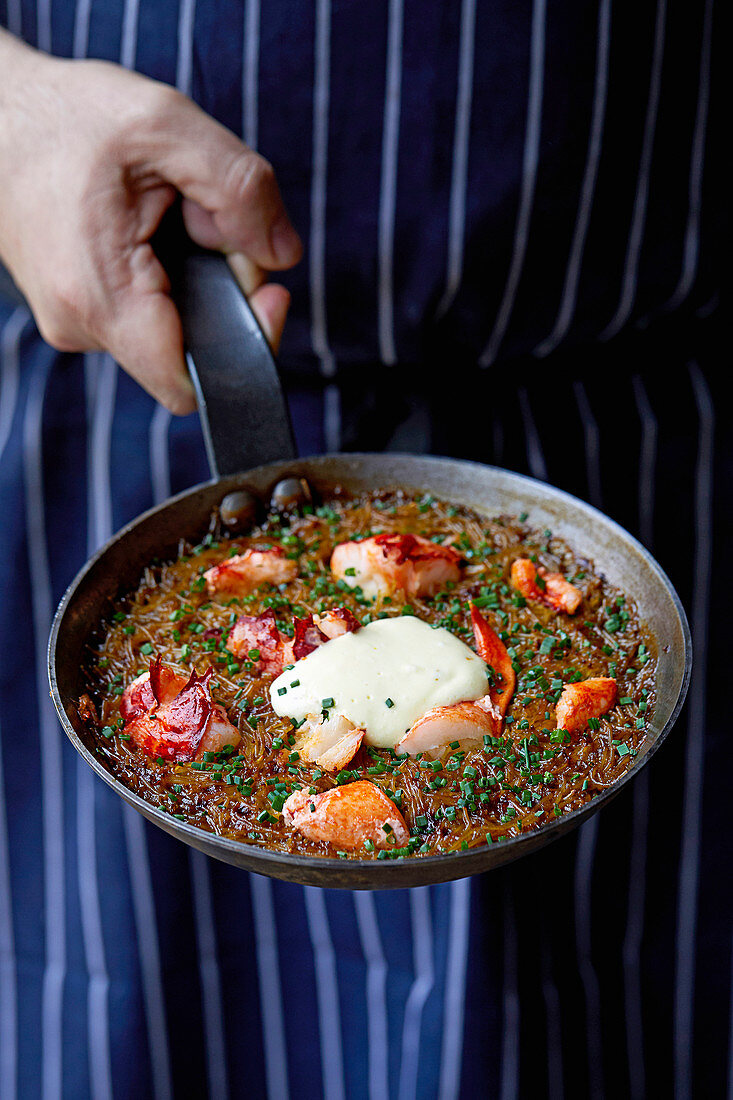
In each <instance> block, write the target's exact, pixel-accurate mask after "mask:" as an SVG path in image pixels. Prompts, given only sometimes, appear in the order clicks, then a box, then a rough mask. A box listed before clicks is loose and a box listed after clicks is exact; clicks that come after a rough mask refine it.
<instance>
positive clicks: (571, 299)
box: [534, 0, 611, 358]
mask: <svg viewBox="0 0 733 1100" xmlns="http://www.w3.org/2000/svg"><path fill="white" fill-rule="evenodd" d="M596 41H597V45H596V79H595V86H594V89H593V111H592V114H591V122H590V141H589V142H588V157H587V159H586V162H585V170H584V172H583V184H582V187H581V192H580V206H579V207H578V216H577V219H576V222H575V229H574V230H573V239H572V241H571V244H570V255H569V256H568V266H567V268H566V270H565V279H564V282H563V288H562V295H561V297H560V308H559V309H558V313H557V317H556V318H555V324H554V326H553V329H552V332H551V333H550V335H549V336H548V337H547V338H546V339H545V340H543V341H542V343H541V344H538V345H537V347H536V348H535V350H534V354H535V355H536V356H538V357H539V358H542V357H543V356H545V355H549V354H550V352H551V351H554V350H555V348H556V347H557V345H558V344H559V343H560V341H561V340H562V339H563V337H564V336H565V334H566V333H567V331H568V329H569V328H570V323H571V321H572V319H573V316H574V314H575V306H576V303H577V298H578V280H579V278H580V267H581V264H582V262H583V252H584V250H585V240H586V237H587V235H588V226H589V224H590V213H591V209H592V207H593V196H594V194H595V188H596V178H597V176H598V163H599V161H600V159H601V148H602V145H603V124H604V120H605V115H606V99H607V94H608V55H609V48H610V43H611V0H601V2H600V4H599V6H598V31H597V39H596Z"/></svg>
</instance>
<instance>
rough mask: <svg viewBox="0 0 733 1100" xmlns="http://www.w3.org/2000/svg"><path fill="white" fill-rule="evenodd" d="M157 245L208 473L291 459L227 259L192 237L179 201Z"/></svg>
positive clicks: (281, 402) (273, 380)
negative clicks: (182, 346)
mask: <svg viewBox="0 0 733 1100" xmlns="http://www.w3.org/2000/svg"><path fill="white" fill-rule="evenodd" d="M154 247H155V250H156V252H157V254H158V256H159V258H160V259H161V261H162V263H163V266H164V267H165V269H166V271H167V272H168V276H169V278H170V280H171V292H172V295H173V299H174V301H175V303H176V305H177V307H178V311H179V313H180V315H181V323H182V325H183V339H184V343H185V347H186V362H187V364H188V369H189V371H190V373H191V380H192V382H193V385H194V389H195V390H196V396H197V398H198V406H199V414H200V416H201V427H202V429H203V433H204V442H205V444H206V453H207V456H208V459H209V465H210V466H211V472H212V474H213V476H214V477H223V476H226V475H228V474H236V473H240V472H241V471H243V470H248V469H250V468H251V467H252V466H260V465H263V464H265V463H267V462H275V461H277V460H283V459H286V460H287V459H290V458H295V456H296V448H295V442H294V439H293V432H292V428H291V425H290V417H289V414H288V408H287V404H286V402H285V396H284V394H283V390H282V386H281V384H280V377H279V374H278V370H277V365H276V363H275V360H274V358H273V355H272V352H271V351H270V347H269V344H268V343H267V340H266V338H265V336H264V333H263V332H262V329H261V328H260V326H259V323H258V321H257V318H256V317H255V315H254V313H253V312H252V309H251V307H250V304H249V302H248V301H247V299H246V297H245V295H244V293H243V292H242V290H241V289H240V287H239V284H238V283H237V281H236V279H235V278H234V275H233V273H232V271H231V269H230V267H229V264H228V263H227V262H226V260H225V258H224V257H223V256H222V255H221V253H219V252H208V251H206V250H205V249H202V248H199V247H198V246H197V245H195V244H194V243H193V242H192V241H191V239H190V238H189V236H188V234H187V233H186V231H185V229H184V228H183V218H182V216H181V212H180V208H179V207H178V205H177V204H176V206H175V207H174V208H172V209H171V210H170V211H169V212H168V214H166V217H165V219H164V221H163V224H162V225H161V228H160V230H159V231H158V233H157V234H156V238H155V242H154Z"/></svg>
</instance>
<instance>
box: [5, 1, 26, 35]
mask: <svg viewBox="0 0 733 1100" xmlns="http://www.w3.org/2000/svg"><path fill="white" fill-rule="evenodd" d="M6 25H7V28H8V30H9V31H10V33H11V34H14V35H16V37H18V38H22V37H23V3H22V0H8V5H7V21H6Z"/></svg>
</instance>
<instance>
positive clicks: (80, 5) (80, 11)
mask: <svg viewBox="0 0 733 1100" xmlns="http://www.w3.org/2000/svg"><path fill="white" fill-rule="evenodd" d="M91 12H92V0H76V8H75V10H74V44H73V46H72V48H71V52H72V57H76V58H79V57H86V55H87V53H88V50H89V18H90V16H91Z"/></svg>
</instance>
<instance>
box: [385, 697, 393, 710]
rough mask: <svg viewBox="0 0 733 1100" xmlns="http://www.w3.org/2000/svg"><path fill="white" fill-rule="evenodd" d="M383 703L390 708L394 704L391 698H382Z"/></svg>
mask: <svg viewBox="0 0 733 1100" xmlns="http://www.w3.org/2000/svg"><path fill="white" fill-rule="evenodd" d="M384 705H385V707H388V708H389V709H390V710H391V709H392V707H393V706H394V702H393V700H392V699H385V700H384Z"/></svg>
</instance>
